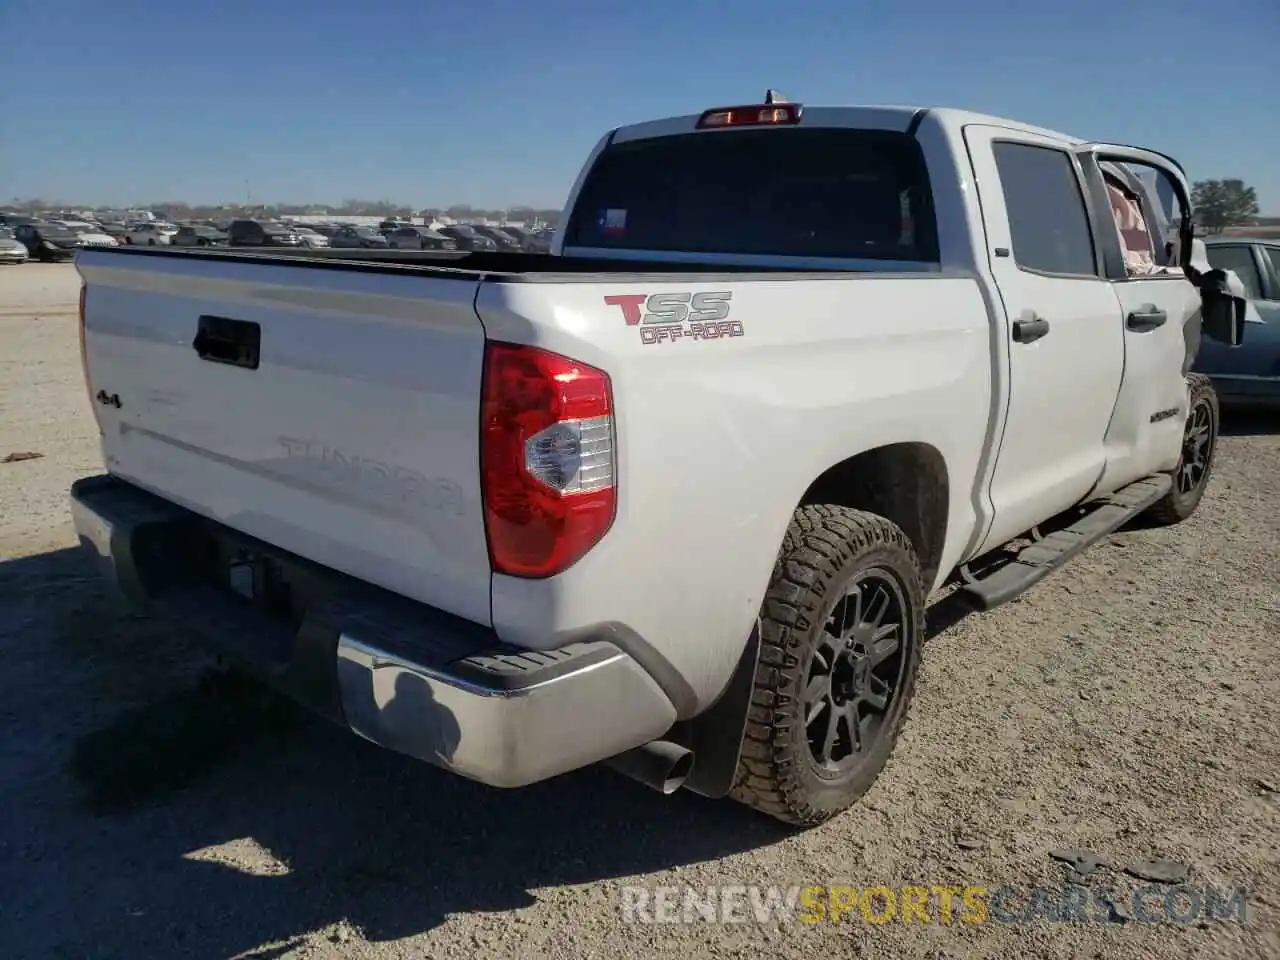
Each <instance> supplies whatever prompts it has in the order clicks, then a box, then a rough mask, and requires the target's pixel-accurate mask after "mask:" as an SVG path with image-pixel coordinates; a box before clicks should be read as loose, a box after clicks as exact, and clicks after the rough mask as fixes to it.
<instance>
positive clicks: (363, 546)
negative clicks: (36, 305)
mask: <svg viewBox="0 0 1280 960" xmlns="http://www.w3.org/2000/svg"><path fill="white" fill-rule="evenodd" d="M77 264H78V268H79V270H80V273H81V276H82V277H83V278H84V280H85V282H86V300H85V354H86V358H87V366H88V376H89V380H90V385H91V386H90V390H91V392H92V393H94V394H98V393H103V394H105V396H106V397H107V398H108V399H109V402H107V403H103V402H100V401H97V400H95V401H94V405H95V410H96V412H97V415H98V417H99V421H100V423H101V425H102V429H103V440H102V445H103V457H104V459H105V461H106V465H107V469H108V470H109V471H110V472H111V473H113V474H115V475H116V476H119V477H121V478H123V479H125V480H128V481H131V482H133V483H135V484H136V485H138V486H139V487H142V488H144V489H147V490H150V491H152V492H153V493H156V494H158V495H160V496H162V497H165V498H167V499H169V500H171V501H173V502H175V503H177V504H180V505H182V506H184V507H186V508H188V509H190V510H192V511H194V512H196V513H198V514H201V515H204V516H206V517H209V518H211V519H214V520H217V521H219V522H221V523H224V524H226V525H227V526H229V527H232V528H234V529H236V530H239V531H241V532H243V533H246V534H249V535H250V536H253V537H257V538H258V539H260V540H264V541H266V542H268V543H271V544H273V545H275V546H278V547H281V548H283V549H285V550H289V551H291V552H293V553H296V554H299V555H301V556H303V557H306V558H307V559H310V560H313V561H315V562H317V563H321V564H324V565H325V566H328V567H331V568H333V569H335V570H340V571H342V572H344V573H347V574H350V575H352V576H354V577H358V578H360V579H362V580H366V581H368V582H370V583H375V584H378V585H379V586H382V587H385V588H387V589H389V590H393V591H395V592H397V593H400V594H403V595H405V596H408V597H412V598H413V599H415V600H419V601H421V602H423V603H427V604H430V605H432V606H434V607H438V608H440V609H443V610H448V611H450V612H451V613H455V614H458V615H459V616H463V617H466V618H467V619H469V620H473V621H476V622H479V623H484V624H488V623H489V622H490V609H489V587H490V583H489V581H490V569H489V557H488V549H487V545H486V541H485V532H484V515H483V510H482V509H481V503H480V473H479V408H480V389H481V372H482V365H483V358H484V329H483V327H482V326H481V323H480V320H479V318H478V316H477V315H476V312H475V309H474V302H475V295H476V284H477V281H476V280H475V279H474V278H471V279H467V278H462V277H459V278H444V277H426V276H422V275H421V274H416V275H415V274H412V273H410V272H408V271H406V272H405V273H404V274H398V273H396V272H394V271H390V272H388V271H381V272H375V271H365V270H360V269H358V268H353V269H335V268H333V267H329V268H325V269H314V268H311V269H309V268H307V267H306V266H301V265H289V264H287V263H282V262H280V261H274V262H273V261H271V260H268V259H265V258H264V259H263V260H262V261H261V262H249V261H247V260H237V259H231V258H218V257H208V258H204V257H198V256H190V257H188V256H182V257H171V256H146V255H144V256H138V255H130V254H120V253H110V252H96V251H85V252H84V253H83V254H81V256H80V258H79V259H78V261H77ZM116 397H118V398H119V403H118V405H117V404H116V403H115V402H114V398H116Z"/></svg>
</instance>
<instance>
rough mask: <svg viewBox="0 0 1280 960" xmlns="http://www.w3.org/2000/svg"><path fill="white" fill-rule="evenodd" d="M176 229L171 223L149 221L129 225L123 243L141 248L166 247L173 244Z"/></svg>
mask: <svg viewBox="0 0 1280 960" xmlns="http://www.w3.org/2000/svg"><path fill="white" fill-rule="evenodd" d="M177 232H178V228H177V227H175V226H174V225H173V224H171V223H160V222H158V221H149V222H147V223H135V224H131V225H130V226H129V227H128V228H127V230H126V232H125V235H124V242H125V243H131V244H135V245H138V246H143V247H159V246H167V245H168V244H170V243H172V242H173V237H174V234H176V233H177Z"/></svg>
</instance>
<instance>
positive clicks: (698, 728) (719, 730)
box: [663, 620, 760, 798]
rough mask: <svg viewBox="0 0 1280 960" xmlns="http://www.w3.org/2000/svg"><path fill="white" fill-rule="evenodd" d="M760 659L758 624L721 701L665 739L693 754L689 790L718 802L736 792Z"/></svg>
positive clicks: (682, 723) (673, 731)
mask: <svg viewBox="0 0 1280 960" xmlns="http://www.w3.org/2000/svg"><path fill="white" fill-rule="evenodd" d="M759 657H760V621H759V620H757V621H756V625H755V627H754V628H753V629H752V631H751V635H750V636H749V637H748V638H747V642H746V645H745V646H744V647H743V650H742V656H741V657H739V658H738V665H737V666H736V667H735V668H734V671H733V676H731V677H730V678H729V683H728V684H727V685H726V686H725V689H724V692H723V693H721V694H720V698H719V699H718V700H716V702H715V703H713V704H712V705H711V706H710V707H708V708H707V709H706V710H704V711H703V712H702V713H700V714H698V715H697V716H696V717H694V718H693V719H692V720H682V721H680V722H679V723H677V724H676V725H675V726H674V727H672V728H671V731H670V732H669V733H668V734H667V735H666V736H665V737H663V739H664V740H670V741H672V742H673V743H678V744H679V745H680V746H682V747H685V748H686V749H688V750H692V751H693V770H692V771H691V772H690V774H689V778H688V779H687V780H685V782H684V788H685V789H686V790H692V791H693V792H694V793H697V794H701V795H702V796H704V797H712V798H719V797H723V796H726V795H727V794H728V793H729V791H730V790H732V789H733V780H734V776H735V775H736V774H737V771H738V757H739V754H740V753H741V751H742V737H743V735H744V734H745V733H746V729H747V711H748V710H749V709H750V707H751V691H752V690H753V689H754V688H755V679H756V665H757V661H758V659H759Z"/></svg>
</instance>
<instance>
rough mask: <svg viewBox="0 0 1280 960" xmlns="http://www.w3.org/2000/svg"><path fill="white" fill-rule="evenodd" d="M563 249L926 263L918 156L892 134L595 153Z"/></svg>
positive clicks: (730, 139)
mask: <svg viewBox="0 0 1280 960" xmlns="http://www.w3.org/2000/svg"><path fill="white" fill-rule="evenodd" d="M564 245H565V246H566V247H578V248H597V249H606V250H608V249H612V250H628V251H654V252H662V253H670V254H679V253H690V254H727V255H734V254H737V255H742V256H772V257H802V258H812V259H819V258H821V259H828V258H830V259H855V260H897V261H916V262H925V263H937V262H938V241H937V229H936V223H935V219H934V214H933V202H932V196H931V193H930V187H929V176H928V170H927V167H926V165H925V160H924V155H923V153H922V152H921V150H920V146H919V144H918V143H917V142H916V140H915V138H914V137H912V136H910V135H909V134H905V133H899V132H895V131H883V130H863V129H849V128H825V127H813V128H806V127H789V128H786V129H778V128H774V129H766V130H761V129H754V130H716V131H704V132H699V133H689V134H677V135H673V136H664V137H654V138H648V139H640V140H630V141H625V142H622V143H616V144H612V145H610V146H609V147H606V148H605V149H604V150H603V151H602V152H601V154H600V156H599V157H598V158H597V160H596V162H595V164H594V166H593V167H592V169H591V170H590V172H589V173H588V174H587V177H586V179H585V181H584V183H583V187H582V190H581V192H580V194H579V196H578V200H577V202H576V204H575V205H574V210H573V213H572V214H571V216H570V219H569V223H568V224H567V226H566V231H565V239H564Z"/></svg>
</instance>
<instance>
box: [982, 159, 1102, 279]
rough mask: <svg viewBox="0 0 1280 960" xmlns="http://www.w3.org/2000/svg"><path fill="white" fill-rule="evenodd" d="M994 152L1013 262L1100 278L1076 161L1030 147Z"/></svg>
mask: <svg viewBox="0 0 1280 960" xmlns="http://www.w3.org/2000/svg"><path fill="white" fill-rule="evenodd" d="M992 152H993V153H994V155H995V160H996V169H997V170H998V171H999V173H1000V186H1001V189H1002V190H1003V192H1004V202H1005V208H1006V209H1007V210H1008V215H1009V231H1010V235H1011V237H1012V240H1013V259H1014V262H1016V263H1017V264H1018V266H1019V267H1021V268H1022V269H1023V270H1031V271H1033V272H1036V273H1047V274H1053V275H1065V276H1082V277H1083V276H1089V277H1092V276H1096V275H1097V265H1096V262H1095V260H1094V251H1093V233H1092V231H1091V230H1090V229H1089V215H1088V213H1087V212H1086V209H1085V205H1084V194H1083V193H1082V192H1081V190H1080V181H1079V180H1078V179H1077V177H1076V171H1075V166H1074V165H1073V164H1072V162H1071V157H1070V156H1068V155H1067V154H1066V153H1064V152H1063V151H1061V150H1054V149H1052V148H1050V147H1040V146H1034V145H1032V144H1029V143H1008V142H1005V143H1000V142H997V143H995V144H993V145H992Z"/></svg>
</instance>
